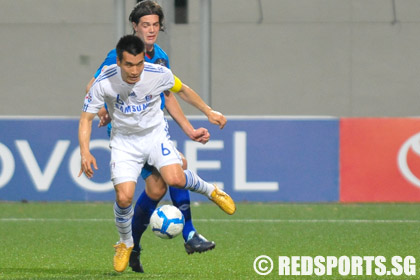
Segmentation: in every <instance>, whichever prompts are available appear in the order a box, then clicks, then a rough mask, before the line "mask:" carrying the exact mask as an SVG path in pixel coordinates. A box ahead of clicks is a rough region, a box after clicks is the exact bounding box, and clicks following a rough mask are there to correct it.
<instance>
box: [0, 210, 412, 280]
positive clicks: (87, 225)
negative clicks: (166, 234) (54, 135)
mask: <svg viewBox="0 0 420 280" xmlns="http://www.w3.org/2000/svg"><path fill="white" fill-rule="evenodd" d="M192 212H193V218H194V221H195V226H196V228H197V229H198V231H199V232H200V233H202V234H203V235H204V236H205V237H207V238H208V239H211V240H214V241H215V242H216V248H215V249H214V250H213V251H210V252H206V253H203V254H193V255H187V254H186V253H185V250H184V246H183V243H184V242H183V240H182V237H177V238H175V239H173V240H162V239H159V238H157V237H155V236H154V235H153V233H152V232H151V231H150V230H149V229H148V230H147V231H146V233H145V235H144V237H143V239H142V246H143V249H144V250H143V251H142V255H141V260H142V263H143V266H144V269H145V271H146V273H145V274H142V275H139V274H137V273H134V272H132V271H131V270H130V269H129V268H128V269H127V270H126V271H125V272H124V273H116V272H114V271H113V268H112V257H113V253H114V251H113V247H112V245H113V244H114V243H115V242H116V241H117V231H116V228H115V226H114V222H113V208H112V204H111V203H9V202H3V203H0V244H1V249H0V279H127V278H128V279H139V278H140V279H418V277H419V276H418V275H420V270H419V267H420V265H418V264H416V266H417V268H416V274H417V276H407V275H404V274H403V275H401V276H398V277H396V276H376V275H375V274H374V275H372V276H342V275H339V274H338V273H337V271H334V273H333V275H332V276H322V277H320V276H316V275H312V276H279V275H278V272H279V269H278V257H279V256H313V257H315V256H325V257H326V256H336V257H340V256H362V257H363V256H384V257H386V258H387V260H389V259H391V257H392V256H402V257H405V256H414V258H415V259H416V261H417V262H420V241H419V240H420V204H277V203H239V204H238V205H237V212H236V213H235V214H234V215H233V216H228V215H226V214H224V213H223V212H222V211H220V210H219V208H218V207H216V206H215V205H213V204H208V203H204V204H199V205H194V206H192ZM260 255H267V256H269V257H270V258H272V260H273V263H274V268H273V270H272V272H271V273H270V274H269V275H267V276H261V275H258V274H257V273H256V272H255V271H254V266H253V264H254V260H255V259H256V258H257V257H258V256H260ZM140 276H141V277H140Z"/></svg>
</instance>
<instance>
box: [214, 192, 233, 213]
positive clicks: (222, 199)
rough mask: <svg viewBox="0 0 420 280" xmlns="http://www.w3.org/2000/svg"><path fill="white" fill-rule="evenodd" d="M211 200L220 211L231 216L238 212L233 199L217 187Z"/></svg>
mask: <svg viewBox="0 0 420 280" xmlns="http://www.w3.org/2000/svg"><path fill="white" fill-rule="evenodd" d="M210 200H211V201H213V202H214V203H216V204H217V205H218V206H219V207H220V209H222V210H223V211H225V212H226V213H227V214H229V215H232V214H233V213H235V211H236V206H235V202H233V199H232V198H231V197H230V196H229V195H228V194H227V193H225V192H224V191H222V190H220V189H219V188H218V187H217V186H216V185H215V186H214V191H213V192H212V193H211V198H210Z"/></svg>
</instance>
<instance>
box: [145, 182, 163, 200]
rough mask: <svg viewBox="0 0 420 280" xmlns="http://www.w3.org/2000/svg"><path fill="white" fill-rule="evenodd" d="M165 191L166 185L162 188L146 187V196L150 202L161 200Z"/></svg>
mask: <svg viewBox="0 0 420 280" xmlns="http://www.w3.org/2000/svg"><path fill="white" fill-rule="evenodd" d="M166 190H167V187H166V185H165V186H164V187H163V186H161V187H157V186H155V187H146V194H147V196H148V197H149V198H150V199H152V200H161V199H162V197H163V196H164V195H165V193H166Z"/></svg>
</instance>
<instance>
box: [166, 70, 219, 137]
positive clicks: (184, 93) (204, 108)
mask: <svg viewBox="0 0 420 280" xmlns="http://www.w3.org/2000/svg"><path fill="white" fill-rule="evenodd" d="M174 78H175V85H174V86H173V87H172V88H171V91H172V92H176V93H177V94H178V95H179V96H180V97H181V98H182V100H184V101H185V102H187V103H188V104H190V105H192V106H194V107H195V108H197V109H198V110H200V111H201V112H203V114H204V115H206V116H207V118H208V120H209V122H210V123H212V124H215V125H218V126H219V128H220V129H222V128H223V127H224V126H225V125H226V122H227V121H226V118H225V116H224V115H223V114H222V113H220V112H217V111H214V110H213V109H212V108H211V107H210V106H209V105H207V104H206V103H205V102H204V100H203V99H201V97H200V96H199V95H198V93H197V92H195V91H194V90H193V89H192V88H190V87H189V86H187V85H186V84H184V83H182V82H181V80H180V79H179V78H178V77H176V76H175V75H174Z"/></svg>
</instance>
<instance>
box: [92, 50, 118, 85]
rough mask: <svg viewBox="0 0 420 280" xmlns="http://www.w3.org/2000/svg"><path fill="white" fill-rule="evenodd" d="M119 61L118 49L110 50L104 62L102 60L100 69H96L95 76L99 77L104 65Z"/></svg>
mask: <svg viewBox="0 0 420 280" xmlns="http://www.w3.org/2000/svg"><path fill="white" fill-rule="evenodd" d="M115 63H117V51H116V50H115V49H113V50H111V51H109V53H108V54H107V56H106V58H105V60H104V62H102V64H101V66H99V68H98V70H96V72H95V75H93V77H95V79H96V78H98V76H99V74H101V72H102V70H103V68H104V67H106V66H109V65H112V64H115Z"/></svg>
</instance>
